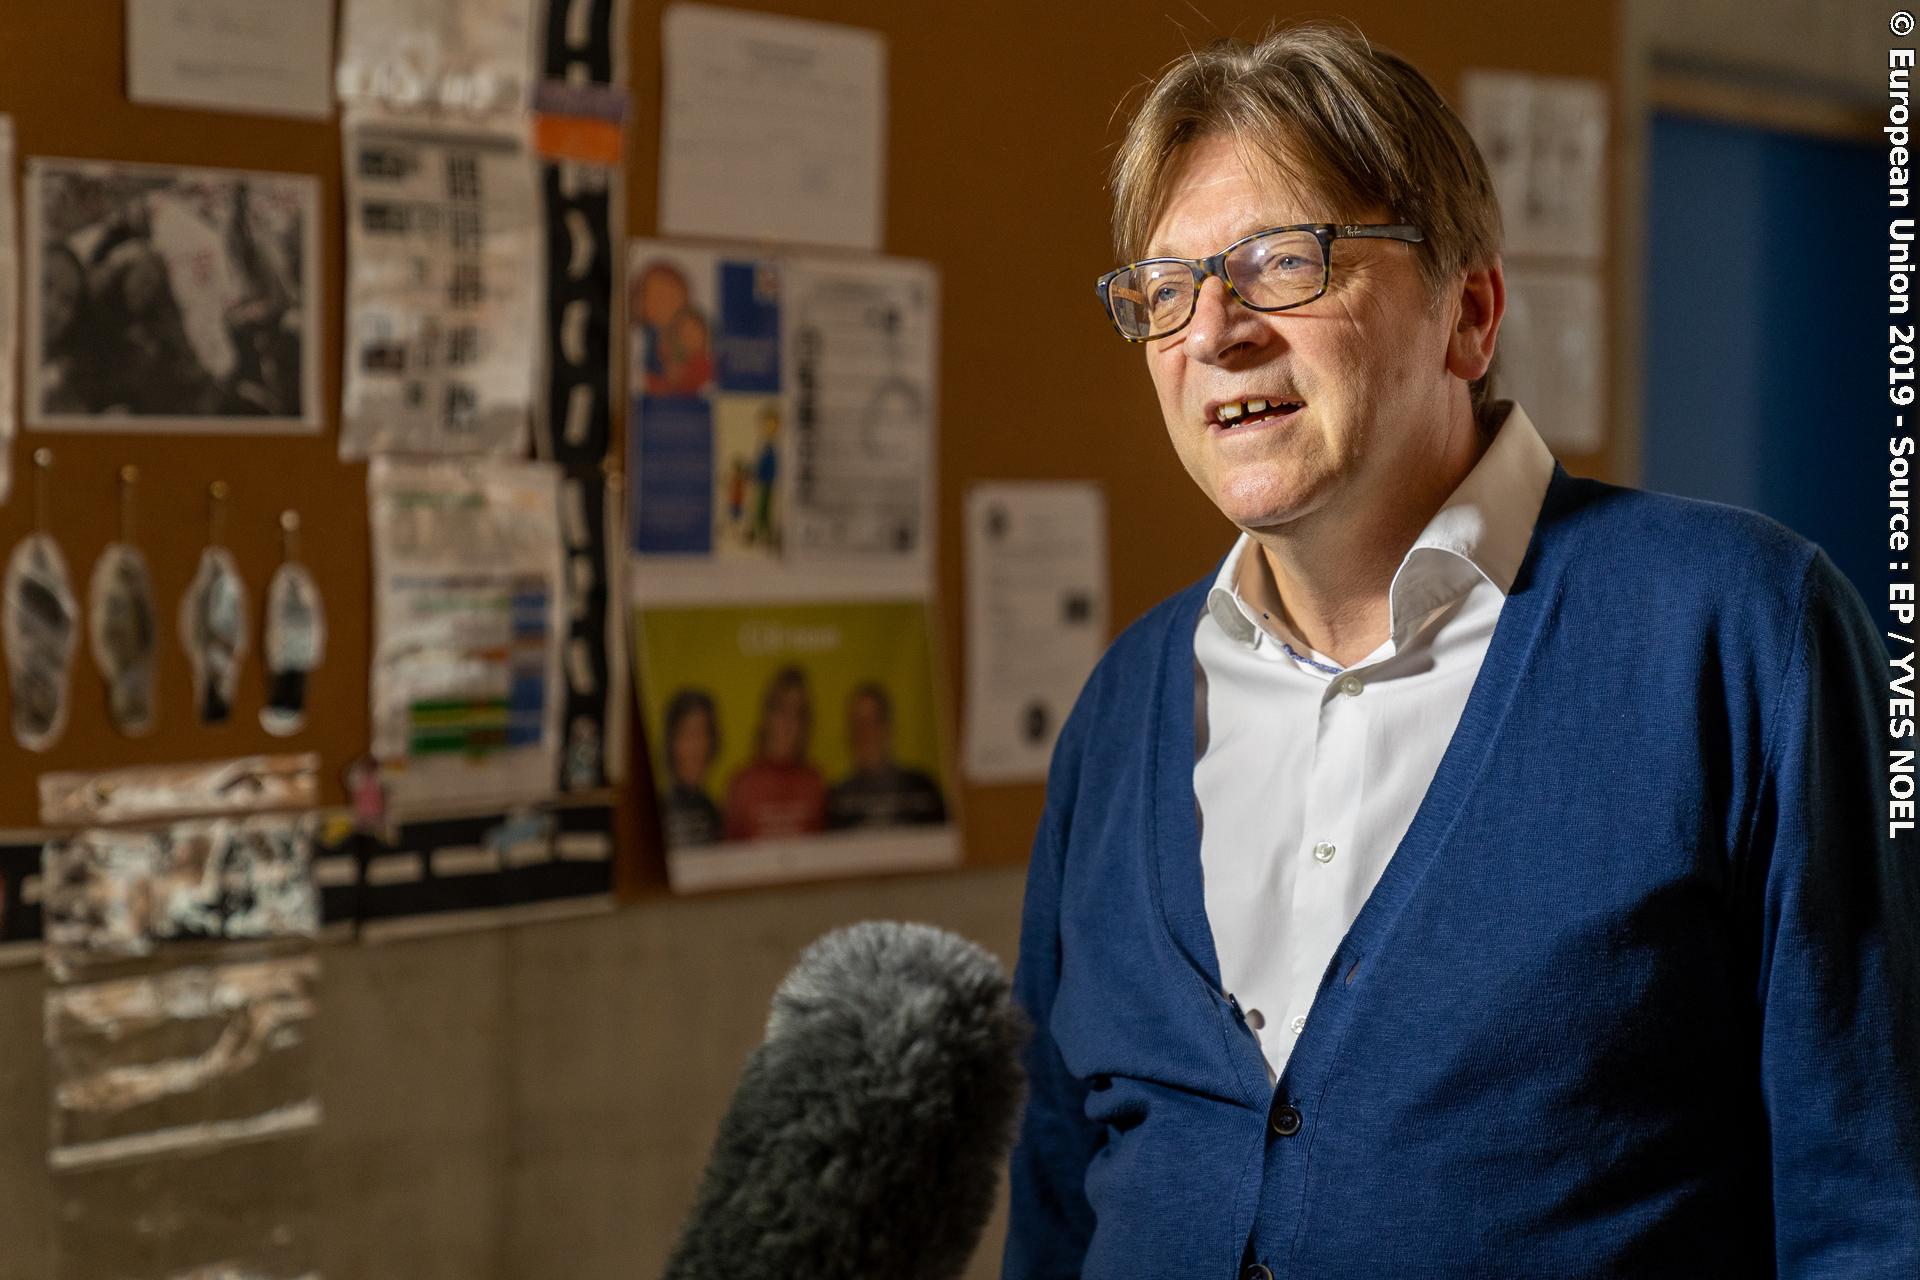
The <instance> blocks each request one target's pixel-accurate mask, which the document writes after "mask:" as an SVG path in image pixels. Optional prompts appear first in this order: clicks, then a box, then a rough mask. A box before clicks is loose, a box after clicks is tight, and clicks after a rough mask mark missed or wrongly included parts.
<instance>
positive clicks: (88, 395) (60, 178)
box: [26, 159, 320, 434]
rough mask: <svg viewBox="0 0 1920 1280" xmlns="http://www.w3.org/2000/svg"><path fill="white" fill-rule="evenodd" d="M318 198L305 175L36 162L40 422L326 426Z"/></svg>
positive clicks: (36, 400)
mask: <svg viewBox="0 0 1920 1280" xmlns="http://www.w3.org/2000/svg"><path fill="white" fill-rule="evenodd" d="M318 198H319V184H318V183H317V182H316V181H315V180H314V179H313V178H311V177H307V176H304V175H299V174H286V173H257V172H249V171H241V170H227V169H188V168H175V167H171V166H161V165H137V164H121V163H117V162H112V163H109V162H100V161H80V160H55V159H36V160H34V161H32V162H31V163H30V165H29V167H28V171H27V193H26V213H27V244H28V246H29V248H28V253H27V270H28V281H27V290H26V294H27V344H28V345H27V359H26V377H27V385H26V393H27V417H28V419H29V421H30V422H31V423H32V424H33V425H34V426H37V427H42V428H51V429H56V430H71V431H103V430H111V431H127V430H133V431H180V432H233V433H255V432H257V433H277V434H304V433H314V432H317V431H319V429H320V410H319V397H318V387H317V384H316V374H317V370H318V368H319V350H318V345H319V341H320V335H319V316H318V311H317V306H318V298H317V294H318V263H317V261H316V258H317V256H318V255H317V245H316V240H315V222H316V219H317V216H318V212H317V208H318Z"/></svg>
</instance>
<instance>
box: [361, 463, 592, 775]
mask: <svg viewBox="0 0 1920 1280" xmlns="http://www.w3.org/2000/svg"><path fill="white" fill-rule="evenodd" d="M367 506H368V518H369V519H370V520H371V521H372V525H373V528H372V535H373V538H372V540H373V565H374V655H373V677H372V699H373V754H374V756H375V757H376V758H377V759H378V760H379V761H380V763H381V766H382V770H383V772H382V781H383V782H384V783H385V784H386V785H387V787H388V794H389V796H390V798H391V800H392V802H393V805H394V807H395V808H406V807H414V808H418V807H422V806H433V805H438V804H443V803H446V804H453V803H464V802H484V803H488V804H504V803H520V802H525V801H530V800H536V799H540V798H543V797H546V796H549V795H552V794H553V793H554V791H555V789H556V787H557V785H558V780H559V772H558V769H559V759H560V747H559V743H560V718H561V712H562V710H563V708H564V704H565V698H564V686H563V684H562V679H563V677H562V672H561V647H562V641H563V638H564V637H565V636H566V634H567V624H566V616H565V590H564V586H563V581H562V574H563V572H564V548H563V545H562V542H561V535H560V515H559V508H560V473H559V471H558V469H557V468H556V467H554V466H553V465H552V464H549V463H540V462H496V461H479V460H474V461H467V462H450V461H441V462H428V461H403V460H400V459H392V458H376V459H374V462H373V465H372V467H371V468H370V470H369V471H368V475H367Z"/></svg>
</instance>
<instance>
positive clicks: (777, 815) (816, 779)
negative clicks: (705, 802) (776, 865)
mask: <svg viewBox="0 0 1920 1280" xmlns="http://www.w3.org/2000/svg"><path fill="white" fill-rule="evenodd" d="M812 734H813V698H812V695H811V694H810V693H809V692H808V689H807V673H806V672H804V671H802V670H801V669H800V668H799V667H782V668H780V670H778V671H776V672H775V673H774V675H773V679H771V680H769V681H768V682H767V692H766V696H765V697H763V698H762V699H761V701H760V729H759V732H758V733H756V734H755V735H754V756H753V759H752V760H751V761H750V762H748V763H747V764H746V765H744V766H743V767H742V768H741V769H740V770H739V771H737V772H736V773H735V774H734V775H733V778H732V779H731V780H730V781H729V782H728V783H727V827H726V831H727V839H729V840H758V839H760V838H762V837H764V836H801V835H807V834H809V833H810V832H814V831H819V830H821V829H822V828H824V827H825V826H826V814H827V809H826V802H827V784H826V782H825V780H824V779H822V778H821V776H820V770H819V769H817V768H815V767H814V766H813V764H812V763H811V762H810V761H809V760H808V759H807V748H808V746H809V739H810V738H811V737H812Z"/></svg>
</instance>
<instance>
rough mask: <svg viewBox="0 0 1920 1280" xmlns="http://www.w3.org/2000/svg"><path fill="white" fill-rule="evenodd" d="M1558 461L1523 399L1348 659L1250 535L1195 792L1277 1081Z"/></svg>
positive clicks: (1198, 647)
mask: <svg viewBox="0 0 1920 1280" xmlns="http://www.w3.org/2000/svg"><path fill="white" fill-rule="evenodd" d="M1552 475H1553V455H1552V454H1551V453H1550V452H1548V450H1547V446H1546V445H1545V444H1544V443H1543V442H1542V441H1541V439H1540V435H1539V433H1538V432H1537V431H1535V429H1534V426H1533V424H1532V423H1531V422H1530V421H1528V419H1527V416H1526V414H1525V413H1523V412H1522V411H1521V410H1520V408H1519V407H1518V406H1517V405H1516V406H1514V407H1513V408H1512V410H1511V411H1510V412H1509V413H1508V415H1507V417H1506V419H1505V421H1504V422H1503V424H1502V425H1501V428H1500V431H1499V433H1498V434H1497V435H1495V437H1494V439H1493V442H1492V443H1491V444H1490V445H1488V447H1487V449H1486V452H1485V453H1484V454H1482V455H1481V458H1480V461H1479V462H1478V463H1476V464H1475V466H1474V468H1473V470H1472V471H1471V472H1469V473H1468V475H1467V478H1466V479H1465V480H1462V481H1461V482H1460V486H1459V488H1457V489H1455V490H1454V491H1453V494H1452V495H1451V496H1450V497H1449V498H1448V499H1447V501H1446V503H1445V504H1444V505H1443V506H1442V507H1441V508H1440V510H1439V511H1438V512H1436V513H1435V514H1434V517H1433V519H1432V520H1431V521H1429V522H1428V524H1427V527H1426V528H1425V529H1424V530H1423V531H1422V532H1421V534H1420V536H1419V537H1418V538H1416V539H1415V540H1414V543H1413V546H1412V547H1411V548H1410V549H1409V550H1408V552H1407V554H1406V557H1405V558H1404V559H1403V560H1402V561H1401V562H1400V567H1399V569H1398V570H1397V571H1396V572H1395V573H1394V576H1393V583H1392V586H1391V588H1390V593H1389V600H1390V603H1391V619H1392V624H1391V634H1389V636H1388V637H1387V639H1386V640H1385V641H1384V642H1383V643H1382V644H1381V645H1380V647H1379V648H1377V649H1375V650H1374V651H1373V652H1372V653H1370V654H1368V655H1367V656H1366V657H1365V658H1362V659H1361V660H1360V661H1359V662H1356V663H1354V664H1353V665H1352V666H1350V667H1346V668H1344V669H1343V668H1341V667H1340V666H1338V665H1337V664H1336V663H1334V662H1333V660H1332V659H1330V658H1328V657H1326V656H1325V655H1324V654H1321V653H1318V652H1313V651H1310V650H1309V651H1301V650H1300V649H1298V648H1296V646H1295V645H1293V644H1289V643H1288V639H1287V633H1286V632H1285V630H1284V627H1283V625H1282V623H1281V622H1280V621H1279V620H1278V619H1274V618H1270V617H1268V616H1267V615H1266V614H1265V613H1263V612H1262V611H1261V610H1260V608H1259V607H1258V606H1256V605H1255V604H1253V603H1250V600H1258V599H1271V598H1274V588H1273V585H1272V580H1271V578H1268V579H1267V581H1266V582H1265V584H1264V587H1265V590H1264V591H1261V590H1257V589H1249V588H1250V585H1251V584H1254V583H1255V582H1256V581H1257V580H1256V579H1255V577H1254V575H1264V574H1267V573H1268V569H1267V565H1266V558H1265V556H1264V555H1263V554H1262V553H1261V551H1260V548H1259V546H1258V544H1256V543H1254V542H1253V540H1252V539H1251V538H1249V537H1247V536H1246V535H1245V534H1242V535H1241V536H1240V540H1239V541H1238V542H1236V543H1235V544H1234V547H1233V550H1232V552H1231V553H1230V554H1229V555H1228V556H1227V559H1226V563H1225V564H1223V565H1222V566H1221V569H1220V574H1219V576H1218V577H1217V578H1216V579H1215V581H1214V585H1213V589H1212V590H1211V591H1210V592H1209V593H1208V596H1207V608H1206V611H1205V612H1204V613H1203V614H1202V615H1201V618H1200V624H1199V627H1198V628H1197V630H1196V631H1195V633H1194V641H1193V656H1194V683H1195V691H1194V692H1195V696H1194V703H1195V706H1194V718H1195V731H1196V741H1197V743H1198V752H1197V758H1196V760H1195V762H1194V766H1193V791H1194V797H1195V799H1196V801H1197V802H1198V804H1199V808H1200V866H1201V872H1202V875H1203V876H1204V878H1205V893H1206V905H1207V919H1208V922H1209V923H1210V924H1211V925H1212V928H1213V942H1214V950H1215V953H1216V955H1217V957H1218V959H1219V962H1220V980H1221V984H1222V986H1223V987H1224V989H1225V990H1226V991H1228V992H1230V993H1231V994H1232V995H1233V996H1234V997H1235V998H1236V999H1237V1000H1238V1001H1239V1003H1240V1007H1241V1008H1242V1010H1244V1011H1245V1014H1246V1019H1247V1024H1248V1025H1249V1026H1250V1027H1252V1028H1253V1031H1254V1034H1255V1035H1256V1036H1257V1037H1258V1038H1259V1041H1260V1049H1261V1052H1262V1053H1263V1054H1265V1056H1266V1059H1267V1069H1268V1071H1269V1072H1270V1073H1271V1076H1272V1079H1273V1080H1278V1079H1279V1077H1280V1073H1281V1071H1282V1070H1284V1069H1285V1067H1286V1064H1287V1058H1288V1056H1289V1055H1290V1054H1291V1053H1292V1052H1293V1044H1294V1038H1295V1037H1296V1036H1298V1035H1299V1034H1300V1032H1301V1031H1302V1030H1303V1029H1304V1028H1305V1027H1306V1020H1307V1011H1308V1006H1309V1005H1310V1004H1312V1002H1313V996H1314V992H1315V991H1316V990H1318V988H1319V986H1320V976H1321V974H1322V973H1323V972H1324V971H1325V970H1326V967H1327V964H1328V962H1329V961H1331V960H1332V958H1333V953H1334V950H1335V948H1337V947H1338V946H1339V944H1340V939H1341V938H1342V937H1344V936H1345V934H1346V932H1347V929H1348V928H1349V927H1350V926H1351V925H1352V924H1353V920H1354V917H1355V916H1357V915H1359V914H1360V907H1361V905H1362V904H1363V903H1365V901H1366V899H1367V895H1368V894H1369V893H1371V892H1372V891H1373V886H1374V884H1375V882H1376V881H1378V880H1379V879H1380V873H1381V872H1382V871H1384V870H1385V869H1386V865H1387V860H1388V859H1389V858H1391V857H1392V856H1393V851H1394V850H1395V849H1396V848H1397V847H1398V846H1399V844H1400V840H1401V838H1402V837H1403V836H1405V835H1406V833H1407V828H1408V827H1410V826H1412V825H1413V817H1414V813H1415V812H1416V811H1417V810H1418V809H1419V807H1420V801H1421V799H1422V798H1423V797H1424V796H1425V795H1426V793H1427V787H1428V785H1429V784H1431V783H1432V781H1433V775H1434V773H1435V772H1436V771H1437V770H1438V769H1439V767H1440V757H1441V756H1442V755H1443V754H1444V753H1445V752H1446V749H1447V743H1448V742H1449V741H1450V740H1451V739H1452V737H1453V731H1454V727H1455V726H1456V725H1458V724H1459V722H1460V714H1461V712H1462V711H1463V710H1464V709H1465V707H1466V704H1467V694H1468V693H1469V692H1470V691H1471V689H1472V688H1473V682H1474V679H1475V678H1476V677H1477V676H1478V675H1479V673H1480V664H1481V661H1482V660H1483V659H1484V658H1485V657H1486V654H1487V644H1488V641H1489V640H1490V639H1491V638H1492V636H1493V628H1494V623H1495V622H1496V621H1498V620H1499V617H1500V609H1501V606H1502V605H1503V604H1505V602H1506V597H1507V592H1508V591H1509V590H1511V589H1512V587H1513V581H1514V577H1515V575H1516V574H1517V573H1518V572H1519V569H1520V561H1521V560H1522V558H1523V557H1524V556H1525V555H1526V550H1527V544H1528V543H1529V541H1531V539H1532V537H1533V525H1534V520H1535V518H1536V517H1537V516H1538V515H1539V512H1540V504H1541V502H1542V500H1543V499H1544V498H1545V496H1546V491H1547V482H1548V481H1549V480H1550V479H1551V478H1552Z"/></svg>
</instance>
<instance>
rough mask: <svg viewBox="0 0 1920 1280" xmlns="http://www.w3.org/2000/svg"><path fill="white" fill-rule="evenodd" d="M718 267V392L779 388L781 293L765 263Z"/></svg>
mask: <svg viewBox="0 0 1920 1280" xmlns="http://www.w3.org/2000/svg"><path fill="white" fill-rule="evenodd" d="M719 269H720V281H719V284H720V337H719V341H718V342H717V343H716V344H715V345H716V347H717V349H718V354H719V369H718V371H717V377H716V382H717V386H718V389H719V390H721V391H752V392H758V393H761V394H766V395H771V394H773V393H775V392H778V391H779V390H780V293H779V285H778V282H777V281H778V277H777V274H776V269H775V267H774V266H773V264H772V263H769V262H727V261H722V262H721V263H720V264H719Z"/></svg>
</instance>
